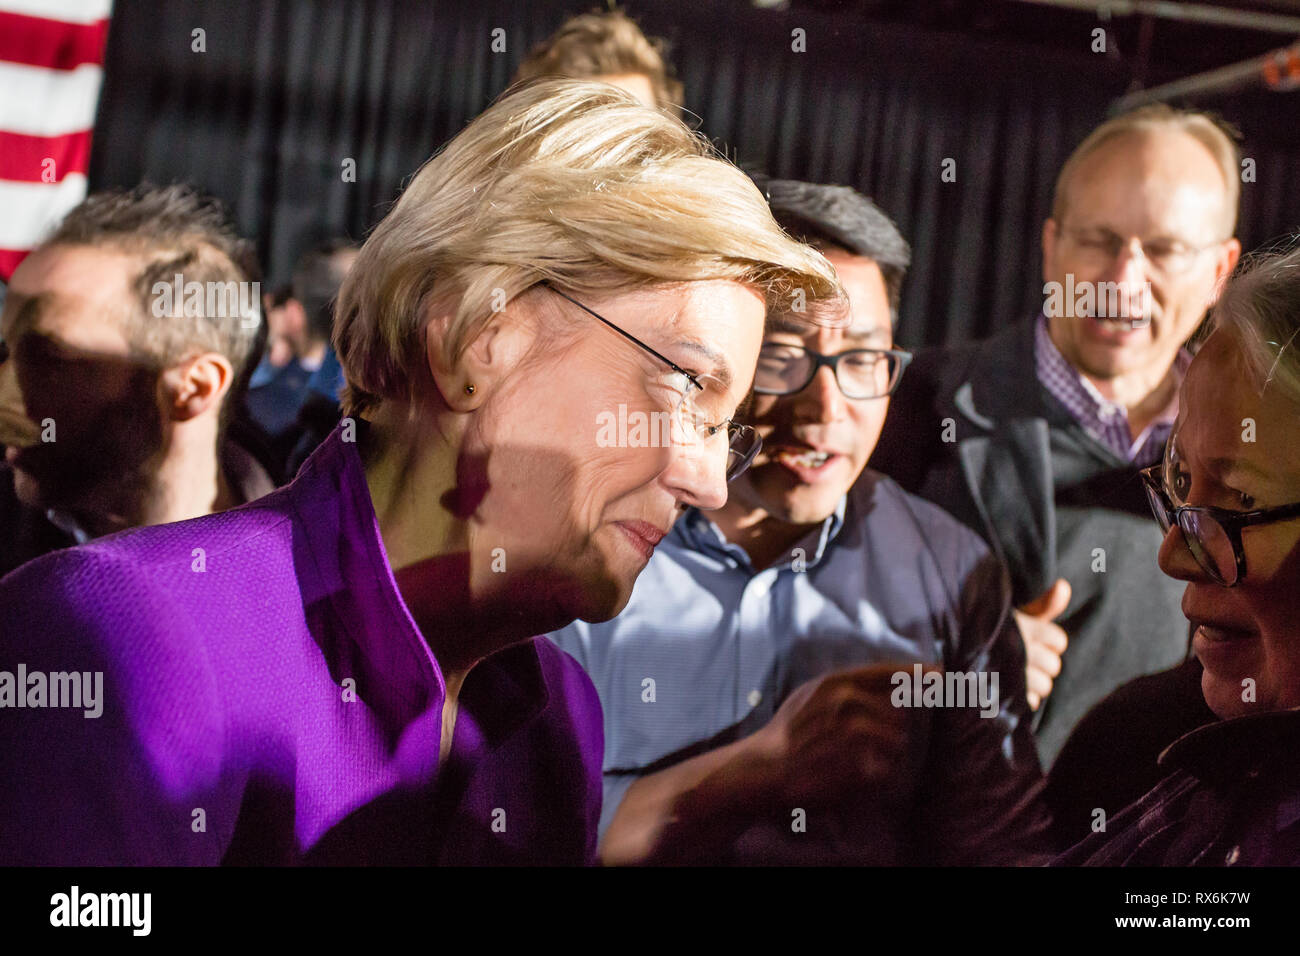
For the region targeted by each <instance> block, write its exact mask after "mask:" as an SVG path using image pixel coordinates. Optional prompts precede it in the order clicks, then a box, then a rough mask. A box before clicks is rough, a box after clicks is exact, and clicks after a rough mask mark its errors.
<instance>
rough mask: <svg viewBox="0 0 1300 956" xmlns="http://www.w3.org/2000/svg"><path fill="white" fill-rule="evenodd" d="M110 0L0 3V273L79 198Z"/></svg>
mask: <svg viewBox="0 0 1300 956" xmlns="http://www.w3.org/2000/svg"><path fill="white" fill-rule="evenodd" d="M112 6H113V0H0V278H3V279H4V280H6V281H7V280H8V279H9V277H10V276H11V275H12V274H13V271H14V269H16V268H17V267H18V263H19V262H21V261H22V260H23V257H24V256H26V255H27V253H28V252H29V251H30V250H31V249H32V248H33V247H34V246H36V245H37V244H39V243H40V241H41V239H42V238H43V237H44V236H45V235H46V233H48V232H49V230H50V229H51V228H52V227H53V226H54V225H55V224H56V223H57V222H58V221H59V220H60V219H62V218H63V216H64V215H65V214H66V213H67V212H68V210H70V209H71V208H72V207H73V206H75V205H77V203H79V202H81V200H82V199H84V198H85V195H86V172H87V170H88V169H89V168H90V134H91V130H92V128H93V127H94V125H95V107H96V104H97V103H98V101H99V90H100V86H101V85H102V82H103V77H104V69H103V63H104V44H105V41H106V40H107V38H108V20H109V15H110V13H111V12H112Z"/></svg>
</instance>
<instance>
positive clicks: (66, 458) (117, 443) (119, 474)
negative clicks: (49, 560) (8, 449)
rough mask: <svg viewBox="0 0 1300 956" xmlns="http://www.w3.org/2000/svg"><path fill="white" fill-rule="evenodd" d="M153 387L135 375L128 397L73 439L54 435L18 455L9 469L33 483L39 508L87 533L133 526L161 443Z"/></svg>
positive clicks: (148, 377)
mask: <svg viewBox="0 0 1300 956" xmlns="http://www.w3.org/2000/svg"><path fill="white" fill-rule="evenodd" d="M156 382H157V375H156V373H154V372H152V371H146V370H140V372H139V374H138V375H137V376H135V377H134V378H133V380H132V382H131V385H130V387H129V388H128V390H127V394H126V395H125V396H124V397H123V398H122V399H119V400H117V401H115V402H113V403H111V404H109V405H106V406H104V407H103V408H102V409H101V410H100V411H99V413H98V414H97V415H96V416H95V417H94V418H93V419H92V420H90V421H89V422H87V423H86V425H85V426H84V427H81V428H79V429H78V430H77V432H76V434H75V435H71V436H65V435H63V434H59V433H58V432H57V431H56V433H55V438H56V440H55V441H52V442H44V443H37V444H35V445H32V446H29V447H27V448H25V449H23V450H22V451H21V452H20V453H19V454H18V456H17V458H16V460H15V461H14V467H15V468H19V469H21V470H22V471H24V472H26V473H27V474H28V475H30V476H31V478H33V479H34V480H35V481H36V483H37V485H38V487H39V495H40V499H41V500H40V506H41V507H44V508H53V509H56V510H59V511H65V512H68V513H70V514H71V515H72V516H73V517H75V518H77V519H78V520H79V521H82V522H84V523H85V524H86V525H87V530H88V531H92V533H103V531H104V530H107V528H106V527H105V526H112V525H118V524H122V523H123V522H125V525H124V526H126V527H129V526H131V525H134V524H137V523H138V517H137V516H138V515H139V514H140V513H141V511H142V510H143V507H144V505H145V503H146V502H148V501H149V500H150V498H151V496H153V495H154V494H155V493H156V477H157V476H156V474H155V472H156V468H157V464H158V459H159V457H160V453H161V451H162V449H163V444H164V440H165V436H164V432H163V421H162V415H161V412H160V411H159V409H158V405H157V402H156V400H155V384H156ZM55 427H56V428H57V422H56V423H55Z"/></svg>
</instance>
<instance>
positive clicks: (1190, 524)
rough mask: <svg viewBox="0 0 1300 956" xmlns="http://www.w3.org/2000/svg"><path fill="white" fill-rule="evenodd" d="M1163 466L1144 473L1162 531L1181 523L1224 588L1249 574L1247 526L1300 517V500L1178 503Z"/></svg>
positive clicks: (1191, 547) (1194, 552) (1199, 561)
mask: <svg viewBox="0 0 1300 956" xmlns="http://www.w3.org/2000/svg"><path fill="white" fill-rule="evenodd" d="M1162 468H1163V466H1162V465H1152V466H1151V467H1150V468H1144V469H1142V472H1141V474H1142V481H1143V484H1145V485H1146V491H1147V499H1148V500H1149V501H1150V502H1151V510H1152V512H1154V513H1155V516H1156V521H1158V522H1159V523H1160V530H1161V531H1163V532H1164V533H1165V534H1168V533H1169V529H1170V528H1172V527H1173V526H1174V525H1175V524H1176V525H1178V528H1179V530H1180V531H1182V533H1183V540H1184V541H1186V542H1187V550H1189V551H1191V552H1192V557H1194V558H1195V559H1196V563H1197V564H1199V565H1200V566H1201V568H1202V569H1203V570H1204V571H1205V573H1206V574H1208V575H1209V576H1210V577H1212V578H1213V579H1214V580H1215V581H1217V582H1218V583H1219V584H1222V585H1223V586H1224V587H1228V588H1230V587H1235V586H1236V585H1238V584H1240V583H1241V580H1242V578H1244V577H1245V576H1246V552H1245V551H1244V550H1243V549H1242V546H1241V530H1242V529H1243V528H1249V527H1253V526H1254V525H1260V524H1271V523H1272V522H1274V521H1286V520H1288V519H1291V518H1300V501H1298V502H1296V503H1294V504H1289V505H1279V506H1278V507H1276V508H1261V509H1257V510H1255V511H1229V510H1227V509H1226V508H1214V507H1210V506H1208V505H1206V506H1202V505H1178V506H1175V505H1174V504H1173V502H1172V501H1171V500H1170V498H1169V493H1168V492H1167V491H1165V486H1164V482H1163V480H1162V478H1161V474H1160V473H1161V471H1162Z"/></svg>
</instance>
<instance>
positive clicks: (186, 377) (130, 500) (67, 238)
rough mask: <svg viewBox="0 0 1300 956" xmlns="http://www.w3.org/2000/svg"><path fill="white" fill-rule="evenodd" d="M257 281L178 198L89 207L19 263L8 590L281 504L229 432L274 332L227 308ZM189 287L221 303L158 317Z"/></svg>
mask: <svg viewBox="0 0 1300 956" xmlns="http://www.w3.org/2000/svg"><path fill="white" fill-rule="evenodd" d="M255 270H256V265H255V261H254V259H253V251H252V246H251V244H250V243H248V242H246V241H245V240H243V239H240V238H239V237H238V236H237V235H236V234H235V232H234V230H233V228H232V227H231V225H230V224H229V221H228V220H227V218H226V216H225V213H224V211H223V210H222V209H221V208H220V207H219V206H218V205H217V204H215V203H213V202H211V201H208V200H205V199H203V198H201V197H200V196H198V195H197V194H195V193H194V192H192V191H191V190H189V189H186V188H184V187H180V186H169V187H166V188H151V187H141V188H139V189H136V190H134V191H131V192H124V193H100V194H97V195H93V196H91V197H90V198H88V199H86V200H85V201H84V202H83V203H82V204H81V205H80V206H78V207H77V208H75V209H74V210H72V211H71V212H70V213H69V214H68V215H67V217H66V218H65V219H64V220H63V222H62V224H61V225H60V226H59V227H58V228H57V229H56V230H55V232H54V234H53V235H52V236H50V238H49V239H47V240H46V241H45V242H44V243H42V244H41V245H40V246H39V247H38V248H37V249H35V250H33V252H32V253H31V254H30V255H29V256H27V258H25V259H24V260H23V261H22V263H21V264H20V265H19V266H18V268H17V270H16V271H15V272H14V274H13V277H12V280H11V282H10V286H9V290H8V295H7V297H6V300H5V305H4V311H3V313H2V314H0V444H3V445H5V446H6V452H5V467H3V468H0V574H3V573H7V572H9V571H11V570H13V569H14V568H15V567H17V566H19V565H20V564H23V563H24V562H26V561H29V560H31V559H32V558H34V557H36V556H37V555H39V554H44V553H45V552H47V551H51V550H54V549H56V548H62V547H67V546H69V545H72V544H79V543H82V542H85V541H88V540H90V539H91V538H96V537H99V536H101V535H105V534H109V533H112V532H114V531H120V530H122V529H124V528H132V527H136V526H139V525H152V524H162V523H165V522H168V521H179V520H182V519H185V518H192V517H196V516H198V515H205V514H209V513H211V512H214V511H222V510H225V509H226V508H231V507H233V506H235V505H237V504H241V503H243V502H245V501H251V500H253V499H254V498H258V497H260V496H261V495H263V494H266V493H267V492H268V491H271V490H272V488H273V487H274V485H273V484H272V482H271V479H270V477H269V476H268V475H267V473H266V471H265V470H264V469H263V468H262V467H261V466H260V465H259V464H258V463H257V462H256V461H255V460H254V458H253V457H252V456H251V455H250V454H249V453H248V452H247V451H245V450H244V449H243V448H242V447H241V446H240V445H239V444H237V443H236V442H234V441H231V440H228V439H229V436H228V434H227V427H226V426H227V424H228V423H229V421H230V419H231V417H232V415H233V414H234V412H233V409H234V408H235V407H237V406H238V403H239V401H240V400H241V398H242V394H243V392H244V390H245V388H246V383H247V381H248V377H249V375H250V374H251V371H252V365H253V363H254V362H255V360H256V359H255V356H256V355H257V354H259V352H260V348H261V344H262V342H263V341H265V336H266V332H265V327H264V325H263V323H262V321H261V312H260V302H256V301H254V302H253V303H252V306H251V309H244V306H245V305H246V304H247V303H245V302H244V301H243V300H242V299H241V298H240V297H239V296H238V295H237V294H236V295H235V296H226V295H224V292H226V291H229V290H230V289H232V288H239V284H241V283H242V284H243V285H244V286H251V285H254V284H255V283H254V282H253V279H254V276H255V275H256V271H255ZM177 275H180V276H182V279H183V283H189V282H200V283H205V284H206V283H216V284H219V285H220V288H221V289H222V290H223V298H222V299H221V300H220V301H218V300H217V299H214V298H210V297H208V296H207V295H203V296H201V297H200V299H199V300H194V301H192V302H191V303H190V306H186V304H185V303H184V302H172V303H171V304H170V305H168V306H167V307H166V308H158V307H157V306H159V305H162V304H164V303H161V300H160V298H159V293H158V292H157V291H156V288H155V287H156V286H157V288H160V289H161V288H163V287H165V288H166V290H167V291H168V292H172V291H173V290H174V288H175V277H176V276H177ZM159 284H160V285H159ZM182 288H183V285H182ZM191 306H192V307H191ZM210 307H211V308H210Z"/></svg>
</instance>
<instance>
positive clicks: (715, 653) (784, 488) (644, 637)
mask: <svg viewBox="0 0 1300 956" xmlns="http://www.w3.org/2000/svg"><path fill="white" fill-rule="evenodd" d="M767 191H768V198H769V201H770V203H771V206H772V211H773V214H774V216H775V217H776V219H777V221H778V222H779V223H780V224H781V225H782V226H783V227H784V228H785V229H786V230H787V231H788V232H790V233H791V234H792V235H795V236H796V237H797V238H800V239H801V240H802V241H805V242H810V243H811V244H813V245H815V246H817V247H818V248H819V249H820V250H821V251H822V253H823V254H824V255H825V256H826V257H827V258H828V259H829V260H830V262H831V263H832V265H834V266H835V267H836V271H837V272H838V274H839V277H840V281H841V282H842V284H843V285H844V287H845V289H846V290H847V292H848V294H849V302H850V309H851V315H852V321H851V324H850V326H849V327H848V328H847V329H843V328H841V329H836V330H834V331H827V332H822V331H821V330H816V331H814V330H813V329H812V327H811V326H809V325H808V324H807V323H806V322H802V321H801V320H800V317H799V316H798V314H797V313H795V314H790V315H788V316H785V317H784V318H778V319H776V320H774V321H772V322H769V327H768V330H767V333H766V336H765V340H764V345H763V347H762V350H761V352H760V357H759V362H758V368H757V371H756V373H755V379H754V392H755V396H754V399H753V401H752V403H751V406H750V408H749V410H748V412H747V415H746V420H747V422H748V423H749V424H750V425H752V426H753V429H754V430H755V431H756V432H757V435H758V436H759V437H761V440H762V447H761V449H759V450H757V454H756V455H754V456H752V457H753V462H752V465H751V466H750V467H749V469H748V470H747V471H745V472H744V474H741V475H739V476H738V477H737V478H736V480H735V481H734V482H732V483H731V485H730V486H729V499H728V501H727V503H726V505H724V506H723V507H722V508H721V509H719V510H717V511H712V512H709V513H708V514H705V513H703V512H700V511H698V510H695V509H688V510H687V511H686V513H685V514H684V515H683V516H682V517H681V518H680V519H679V520H678V522H677V524H676V525H675V526H674V528H673V530H672V532H671V533H670V534H669V535H668V536H667V537H666V538H665V539H664V540H663V541H662V542H661V543H660V545H659V547H658V548H657V549H656V552H655V555H654V557H653V558H652V559H651V560H650V563H649V565H648V566H647V568H646V570H645V571H644V572H643V574H642V577H641V578H640V579H639V580H638V583H637V585H636V588H635V590H634V591H633V594H632V598H631V601H630V603H629V605H628V607H627V608H626V609H625V610H624V611H623V612H622V613H621V614H620V615H619V616H618V617H617V618H615V619H614V620H613V621H610V622H606V623H602V624H586V623H583V622H577V623H575V624H573V625H571V626H569V627H568V628H565V629H564V630H563V631H560V632H558V633H556V634H552V635H551V638H552V639H553V640H555V641H556V643H558V644H559V645H560V646H561V647H563V648H564V649H565V650H566V651H568V652H569V653H571V654H573V655H574V656H575V657H577V658H578V660H579V661H580V662H581V663H582V664H583V665H584V667H586V668H587V670H588V673H589V674H590V675H591V677H592V680H593V682H594V683H595V685H596V688H597V690H598V692H599V693H600V695H601V702H602V706H603V708H604V714H605V764H604V771H605V774H604V776H605V801H604V803H605V808H604V811H603V813H602V820H601V833H602V842H601V854H602V858H603V859H604V860H605V862H607V863H634V862H672V861H694V862H708V863H862V864H884V865H888V864H910V863H936V864H1000V863H1018V862H1032V861H1035V860H1037V859H1039V856H1040V854H1041V853H1042V851H1043V850H1044V849H1045V847H1046V844H1045V840H1044V832H1045V823H1046V815H1045V812H1044V811H1043V810H1042V808H1041V804H1039V803H1038V801H1037V800H1036V798H1035V797H1033V795H1032V794H1031V792H1030V791H1031V789H1032V787H1033V785H1034V784H1035V783H1036V782H1037V781H1038V780H1039V779H1040V774H1039V768H1038V763H1037V759H1036V756H1035V754H1034V747H1033V741H1032V738H1031V736H1030V733H1029V728H1028V721H1027V716H1028V705H1027V703H1026V700H1025V690H1024V687H1025V674H1024V652H1023V647H1022V645H1021V642H1020V638H1019V635H1018V633H1017V632H1016V630H1015V626H1014V623H1013V622H1012V619H1011V616H1010V611H1009V603H1008V598H1007V591H1006V588H1005V578H1004V574H1003V571H1002V569H1001V567H1000V566H999V565H998V564H997V563H996V561H995V560H994V559H993V558H992V556H991V554H990V552H989V551H988V549H987V548H986V547H985V546H984V545H983V544H982V543H981V542H980V541H979V539H978V537H977V536H976V535H975V534H974V533H973V532H970V531H968V530H967V529H965V528H962V527H961V526H960V525H959V524H958V523H957V522H956V521H954V520H953V519H951V518H950V517H949V516H947V515H945V514H943V513H942V512H941V511H939V509H937V508H935V507H933V506H931V505H929V504H927V503H925V502H923V501H920V500H919V499H916V498H913V497H911V496H910V495H907V494H906V493H904V492H903V491H902V490H901V489H899V488H898V487H897V486H896V485H894V484H893V483H892V482H890V481H889V480H888V479H885V478H883V476H880V475H877V474H873V473H869V472H864V466H865V465H866V461H867V459H868V457H869V456H870V454H871V450H872V447H873V446H874V444H875V441H876V438H877V436H878V435H879V433H880V429H881V426H882V424H883V421H884V417H885V413H886V410H887V409H888V406H889V395H890V394H891V392H892V391H893V390H894V388H895V387H896V386H897V384H898V382H899V380H900V377H901V376H902V374H903V370H904V369H905V367H906V365H907V363H908V361H909V360H910V356H909V354H908V353H907V352H905V351H902V350H899V349H896V348H894V346H893V332H892V329H893V322H894V317H895V313H896V308H897V303H898V296H899V288H900V285H901V282H902V278H903V274H904V271H905V269H906V267H907V264H908V258H909V252H908V248H907V245H906V243H905V242H904V241H903V239H902V237H901V236H900V235H899V234H898V232H897V229H896V228H895V227H894V225H893V224H892V223H891V222H890V221H889V220H888V219H887V218H886V217H885V216H884V214H883V213H881V212H880V211H879V210H878V209H876V207H875V206H874V205H872V204H871V203H870V201H869V200H867V199H866V198H865V197H863V196H860V195H858V194H857V193H855V192H853V191H852V190H850V189H847V188H845V187H830V186H816V185H812V184H808V183H796V182H787V181H779V180H777V181H771V182H770V183H768V184H767ZM597 318H600V317H599V316H597ZM913 668H916V669H917V671H919V672H928V671H930V670H931V669H936V668H941V669H943V670H944V671H947V672H952V673H962V674H971V675H972V676H973V677H974V678H976V680H977V681H978V680H979V679H981V675H983V676H982V679H983V680H984V681H985V685H986V686H992V687H993V689H994V690H993V692H992V693H991V694H990V695H989V696H988V697H987V698H986V699H984V700H983V703H982V705H981V704H980V703H979V702H977V701H975V700H970V701H967V702H965V704H964V705H962V706H952V707H939V708H936V709H932V710H922V709H914V708H911V707H906V706H900V705H899V703H898V697H897V690H898V687H899V686H900V681H899V679H898V675H900V674H901V675H904V676H905V677H906V679H907V680H908V681H911V680H912V677H913V674H914V670H913ZM990 678H991V680H990Z"/></svg>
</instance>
